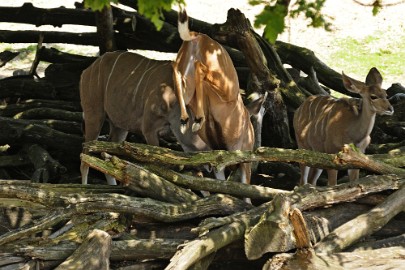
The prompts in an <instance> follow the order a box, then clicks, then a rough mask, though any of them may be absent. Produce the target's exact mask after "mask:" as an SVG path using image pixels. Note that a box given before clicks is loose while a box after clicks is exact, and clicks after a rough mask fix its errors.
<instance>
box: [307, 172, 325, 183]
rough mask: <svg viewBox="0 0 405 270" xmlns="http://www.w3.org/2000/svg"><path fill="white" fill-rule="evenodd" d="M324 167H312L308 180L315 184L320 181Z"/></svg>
mask: <svg viewBox="0 0 405 270" xmlns="http://www.w3.org/2000/svg"><path fill="white" fill-rule="evenodd" d="M322 171H323V170H322V169H317V168H310V169H309V174H308V181H309V182H310V183H311V184H312V185H313V186H316V182H318V179H319V176H321V173H322Z"/></svg>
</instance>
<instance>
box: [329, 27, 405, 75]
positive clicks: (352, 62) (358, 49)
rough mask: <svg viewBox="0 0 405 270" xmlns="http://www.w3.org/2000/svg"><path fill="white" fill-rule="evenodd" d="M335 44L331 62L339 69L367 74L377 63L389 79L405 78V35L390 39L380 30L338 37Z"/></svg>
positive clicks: (348, 72) (330, 56)
mask: <svg viewBox="0 0 405 270" xmlns="http://www.w3.org/2000/svg"><path fill="white" fill-rule="evenodd" d="M331 47H332V48H331V49H332V50H331V54H330V55H329V59H328V60H327V63H328V64H329V65H330V66H332V67H334V68H335V69H336V70H337V71H338V72H340V71H341V70H343V71H345V72H346V73H347V74H348V75H351V74H353V76H355V75H356V74H357V75H364V76H365V75H366V74H367V73H368V71H369V70H370V68H372V67H376V68H377V69H378V70H379V71H380V72H381V74H382V75H383V77H384V78H385V79H391V80H397V81H398V82H401V79H402V83H404V82H405V61H404V59H405V35H402V36H396V37H391V38H390V39H387V35H385V34H384V33H378V32H376V33H375V34H373V35H372V36H367V37H365V38H363V39H354V38H351V37H348V38H344V39H336V40H335V42H334V44H332V46H331ZM359 79H361V78H359ZM392 82H394V81H392Z"/></svg>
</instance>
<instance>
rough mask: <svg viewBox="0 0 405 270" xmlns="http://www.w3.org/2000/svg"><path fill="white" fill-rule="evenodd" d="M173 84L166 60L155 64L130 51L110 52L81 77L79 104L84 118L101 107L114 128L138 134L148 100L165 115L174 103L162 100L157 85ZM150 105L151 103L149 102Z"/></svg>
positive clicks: (173, 99)
mask: <svg viewBox="0 0 405 270" xmlns="http://www.w3.org/2000/svg"><path fill="white" fill-rule="evenodd" d="M162 83H166V84H168V85H170V86H171V85H173V83H172V68H171V63H170V62H169V61H155V60H151V59H148V58H145V57H143V56H141V55H137V54H133V53H129V52H111V53H106V54H104V55H103V56H102V57H100V58H98V59H97V60H96V61H95V62H94V63H93V64H92V65H91V66H90V67H89V68H88V69H86V70H85V71H84V72H83V74H82V78H81V92H80V94H81V103H82V108H83V110H84V113H85V115H87V114H91V113H92V112H93V111H95V110H96V109H95V107H101V108H104V110H105V113H106V114H107V116H108V118H109V119H110V121H111V122H112V123H114V125H115V126H117V127H120V128H122V129H124V130H129V131H133V132H137V131H140V127H141V124H142V120H143V114H144V107H145V104H146V102H144V101H148V99H149V98H151V97H152V98H155V99H159V100H156V102H155V104H154V105H153V106H154V107H153V108H151V109H152V110H154V111H155V112H156V113H159V114H164V113H165V112H167V110H168V109H169V107H170V104H172V103H173V102H174V101H175V98H174V97H173V96H169V97H167V99H164V96H162V95H159V94H158V93H156V91H161V87H160V85H161V84H162ZM152 103H153V102H152Z"/></svg>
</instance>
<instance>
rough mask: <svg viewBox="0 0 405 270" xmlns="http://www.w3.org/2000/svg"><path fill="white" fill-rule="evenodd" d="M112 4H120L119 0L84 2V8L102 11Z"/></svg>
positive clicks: (89, 0) (86, 0) (91, 0)
mask: <svg viewBox="0 0 405 270" xmlns="http://www.w3.org/2000/svg"><path fill="white" fill-rule="evenodd" d="M110 3H118V0H84V7H85V8H91V9H92V10H94V11H101V10H102V9H103V8H104V7H106V6H107V7H109V6H110Z"/></svg>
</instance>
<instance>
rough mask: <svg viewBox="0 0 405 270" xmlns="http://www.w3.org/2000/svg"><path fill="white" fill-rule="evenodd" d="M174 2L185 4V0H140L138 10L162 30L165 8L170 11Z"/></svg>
mask: <svg viewBox="0 0 405 270" xmlns="http://www.w3.org/2000/svg"><path fill="white" fill-rule="evenodd" d="M174 3H177V4H178V5H184V0H138V11H139V14H141V15H143V16H145V17H146V18H148V19H150V20H151V22H152V23H153V24H154V25H155V27H156V29H157V30H160V29H162V26H163V19H164V16H163V10H166V11H169V10H170V9H171V8H172V5H173V4H174Z"/></svg>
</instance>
